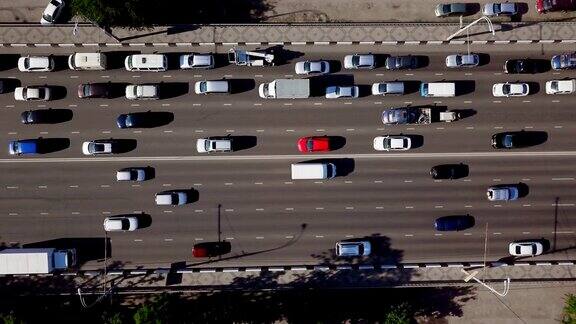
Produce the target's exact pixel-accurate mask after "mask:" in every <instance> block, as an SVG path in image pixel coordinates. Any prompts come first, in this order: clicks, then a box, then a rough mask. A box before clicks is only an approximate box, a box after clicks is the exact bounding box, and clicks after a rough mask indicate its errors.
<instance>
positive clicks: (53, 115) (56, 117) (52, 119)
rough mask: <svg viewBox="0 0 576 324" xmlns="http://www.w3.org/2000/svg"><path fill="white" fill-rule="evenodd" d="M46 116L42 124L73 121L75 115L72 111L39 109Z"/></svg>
mask: <svg viewBox="0 0 576 324" xmlns="http://www.w3.org/2000/svg"><path fill="white" fill-rule="evenodd" d="M37 111H39V112H42V113H43V115H45V118H44V119H43V120H42V124H59V123H65V122H67V121H70V120H72V117H74V113H73V112H72V110H70V109H53V108H49V109H39V110H37Z"/></svg>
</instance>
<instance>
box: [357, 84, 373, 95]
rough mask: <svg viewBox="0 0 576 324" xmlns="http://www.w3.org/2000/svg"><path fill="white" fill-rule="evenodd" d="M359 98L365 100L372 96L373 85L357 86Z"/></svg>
mask: <svg viewBox="0 0 576 324" xmlns="http://www.w3.org/2000/svg"><path fill="white" fill-rule="evenodd" d="M356 86H357V87H358V97H359V98H364V97H368V96H371V95H372V85H370V84H357V85H356Z"/></svg>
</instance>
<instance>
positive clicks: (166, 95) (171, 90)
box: [159, 82, 190, 99]
mask: <svg viewBox="0 0 576 324" xmlns="http://www.w3.org/2000/svg"><path fill="white" fill-rule="evenodd" d="M159 91H160V99H170V98H175V97H179V96H183V95H185V94H187V93H188V92H189V91H190V83H188V82H160V90H159Z"/></svg>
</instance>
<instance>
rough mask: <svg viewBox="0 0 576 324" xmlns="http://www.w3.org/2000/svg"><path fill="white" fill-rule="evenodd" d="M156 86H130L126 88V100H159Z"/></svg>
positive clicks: (158, 88)
mask: <svg viewBox="0 0 576 324" xmlns="http://www.w3.org/2000/svg"><path fill="white" fill-rule="evenodd" d="M159 90H160V87H159V86H158V85H157V84H130V85H127V86H126V99H130V100H155V99H159V98H160V91H159Z"/></svg>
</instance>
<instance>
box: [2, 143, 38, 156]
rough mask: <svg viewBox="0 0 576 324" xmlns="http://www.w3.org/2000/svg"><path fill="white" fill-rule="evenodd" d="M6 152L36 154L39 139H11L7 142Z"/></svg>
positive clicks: (11, 153)
mask: <svg viewBox="0 0 576 324" xmlns="http://www.w3.org/2000/svg"><path fill="white" fill-rule="evenodd" d="M8 152H9V153H10V155H21V154H38V153H40V140H39V139H25V140H18V141H11V142H10V143H9V144H8Z"/></svg>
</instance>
